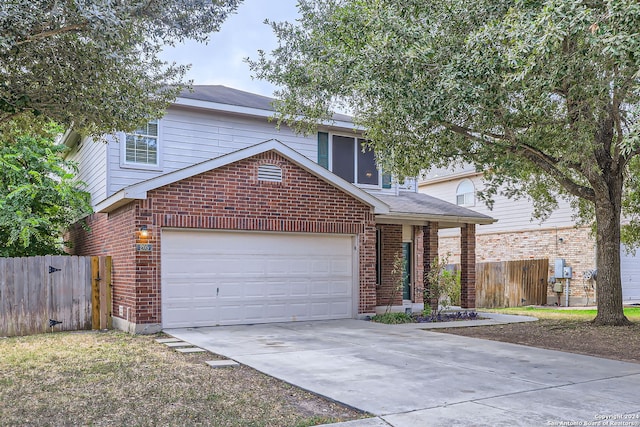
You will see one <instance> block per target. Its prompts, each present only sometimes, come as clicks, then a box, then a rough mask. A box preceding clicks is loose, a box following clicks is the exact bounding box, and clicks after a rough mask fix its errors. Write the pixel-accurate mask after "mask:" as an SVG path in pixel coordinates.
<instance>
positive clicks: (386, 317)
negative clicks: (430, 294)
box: [371, 312, 413, 325]
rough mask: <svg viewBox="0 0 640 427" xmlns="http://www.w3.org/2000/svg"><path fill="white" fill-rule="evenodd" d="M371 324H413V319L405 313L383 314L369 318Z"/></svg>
mask: <svg viewBox="0 0 640 427" xmlns="http://www.w3.org/2000/svg"><path fill="white" fill-rule="evenodd" d="M371 321H372V322H377V323H384V324H386V325H397V324H400V323H413V317H412V316H411V315H410V314H406V313H402V312H400V313H384V314H376V315H375V316H373V317H372V318H371Z"/></svg>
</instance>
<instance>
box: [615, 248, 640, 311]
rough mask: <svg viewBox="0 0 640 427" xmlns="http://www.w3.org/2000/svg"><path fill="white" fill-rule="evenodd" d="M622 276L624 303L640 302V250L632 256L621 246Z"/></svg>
mask: <svg viewBox="0 0 640 427" xmlns="http://www.w3.org/2000/svg"><path fill="white" fill-rule="evenodd" d="M620 274H621V275H622V300H623V302H624V303H631V302H640V250H636V255H632V254H628V253H627V251H626V249H625V247H624V245H622V246H621V248H620Z"/></svg>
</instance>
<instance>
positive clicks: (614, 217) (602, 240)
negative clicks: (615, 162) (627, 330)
mask: <svg viewBox="0 0 640 427" xmlns="http://www.w3.org/2000/svg"><path fill="white" fill-rule="evenodd" d="M609 178H610V180H609V182H608V184H609V185H608V186H607V187H608V191H607V194H598V193H597V192H596V202H595V210H596V227H597V232H596V233H597V234H596V265H597V268H598V276H597V280H596V283H597V295H596V298H597V303H598V315H597V316H596V318H595V319H594V321H593V323H594V324H596V325H612V326H621V325H629V324H630V323H631V322H629V320H628V319H627V318H626V317H625V315H624V312H623V307H622V279H621V276H620V212H621V200H622V177H619V179H616V178H615V177H609Z"/></svg>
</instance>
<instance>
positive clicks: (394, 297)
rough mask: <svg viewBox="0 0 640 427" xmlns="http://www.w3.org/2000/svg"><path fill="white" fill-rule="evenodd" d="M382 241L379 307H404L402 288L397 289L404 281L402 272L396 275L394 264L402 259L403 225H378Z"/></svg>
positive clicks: (378, 294)
mask: <svg viewBox="0 0 640 427" xmlns="http://www.w3.org/2000/svg"><path fill="white" fill-rule="evenodd" d="M378 229H379V230H380V233H381V234H380V236H381V238H382V241H381V248H380V249H381V251H380V252H381V254H382V260H381V281H380V283H379V284H378V292H377V305H378V306H389V305H391V306H393V305H402V288H400V289H397V288H398V286H399V285H400V283H399V281H401V280H402V271H400V272H399V273H398V272H397V273H396V274H394V272H393V269H394V264H395V263H397V259H398V258H399V257H402V225H397V224H381V225H378Z"/></svg>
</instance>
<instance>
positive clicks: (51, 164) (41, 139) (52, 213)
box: [0, 123, 91, 257]
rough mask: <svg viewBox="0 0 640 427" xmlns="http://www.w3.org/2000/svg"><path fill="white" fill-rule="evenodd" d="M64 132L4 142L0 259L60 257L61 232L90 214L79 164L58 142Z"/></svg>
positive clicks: (48, 129)
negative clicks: (79, 179) (78, 175)
mask: <svg viewBox="0 0 640 427" xmlns="http://www.w3.org/2000/svg"><path fill="white" fill-rule="evenodd" d="M60 130H61V128H60V127H59V126H56V125H53V124H51V123H49V124H45V125H44V126H42V127H41V129H40V132H38V133H33V134H30V135H15V143H12V144H4V145H2V144H0V241H1V242H2V245H0V256H2V257H18V256H34V255H47V254H56V253H62V251H63V249H64V242H63V240H62V237H61V236H62V233H63V231H64V230H65V229H66V228H67V227H68V226H69V225H70V224H72V223H74V222H75V221H77V220H78V219H80V218H82V217H83V216H84V215H86V214H87V213H89V212H91V204H90V201H89V194H88V193H86V192H85V191H83V189H82V188H81V187H82V184H81V183H79V182H77V181H76V179H75V175H74V172H75V165H74V164H73V163H71V162H67V161H64V160H63V159H62V152H63V150H64V149H65V148H66V147H65V146H64V145H59V144H56V141H55V136H56V135H58V134H59V133H60Z"/></svg>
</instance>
